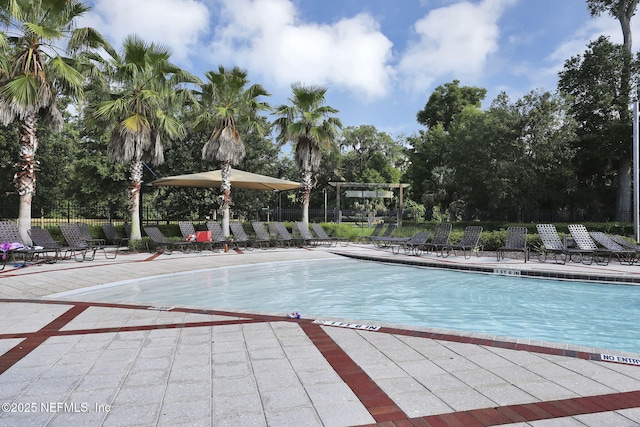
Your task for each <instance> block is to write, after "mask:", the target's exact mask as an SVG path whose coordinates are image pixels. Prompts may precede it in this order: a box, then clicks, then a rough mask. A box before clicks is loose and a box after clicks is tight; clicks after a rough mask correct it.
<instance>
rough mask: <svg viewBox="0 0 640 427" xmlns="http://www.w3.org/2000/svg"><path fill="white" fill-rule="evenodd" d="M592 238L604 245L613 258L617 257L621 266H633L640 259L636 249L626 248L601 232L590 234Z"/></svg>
mask: <svg viewBox="0 0 640 427" xmlns="http://www.w3.org/2000/svg"><path fill="white" fill-rule="evenodd" d="M589 235H590V236H591V238H592V239H593V240H595V241H596V242H597V243H598V244H600V245H602V247H604V248H605V249H606V250H607V251H609V253H610V254H611V256H615V257H616V258H617V260H618V262H619V263H620V264H625V265H633V263H635V262H636V261H637V259H638V253H637V252H636V251H635V250H634V249H630V248H625V247H624V246H622V245H621V244H619V243H617V242H616V241H614V240H613V239H612V238H611V237H609V236H607V235H606V234H605V233H603V232H601V231H592V232H591V233H589Z"/></svg>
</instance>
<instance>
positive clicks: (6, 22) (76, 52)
mask: <svg viewBox="0 0 640 427" xmlns="http://www.w3.org/2000/svg"><path fill="white" fill-rule="evenodd" d="M88 10H90V8H89V7H88V6H86V5H85V4H84V3H82V2H80V1H76V0H30V1H18V0H2V1H0V25H2V30H1V31H0V51H1V54H0V120H1V121H2V123H3V124H4V125H5V126H7V125H9V124H10V123H12V122H14V121H16V122H17V124H18V139H19V144H20V154H19V159H18V163H17V165H16V168H17V171H16V173H15V176H14V183H15V187H16V192H17V193H18V195H19V196H20V206H19V214H18V221H19V229H20V234H21V235H22V237H23V239H24V240H25V241H27V242H30V241H31V240H30V239H29V237H28V235H27V230H29V228H31V201H32V199H33V195H34V194H35V189H36V170H37V164H38V162H37V160H36V157H35V155H36V151H37V149H38V143H39V141H38V137H37V134H36V129H37V127H38V124H39V122H43V123H45V124H46V125H48V126H50V127H51V129H52V130H54V131H58V132H59V131H60V130H62V126H63V123H64V120H63V117H62V113H61V111H60V109H59V108H58V104H57V100H58V96H59V95H61V94H65V95H69V96H71V97H73V98H80V97H81V95H82V92H83V90H82V89H83V85H84V83H85V82H86V79H85V76H86V75H88V74H87V73H85V72H86V71H89V70H90V69H92V70H93V71H95V68H92V67H90V66H89V63H88V62H86V59H87V58H88V57H89V56H90V53H91V52H92V51H93V50H94V49H97V48H100V47H102V48H104V49H106V50H107V51H108V52H110V51H111V47H110V46H109V44H108V43H107V42H106V41H105V40H104V39H103V38H102V36H101V35H100V34H99V33H98V32H96V31H95V30H93V29H91V28H76V26H75V25H74V21H75V20H76V18H78V17H80V16H81V15H83V14H84V13H85V12H87V11H88ZM65 43H66V48H65V49H64V51H63V49H62V48H61V46H63V45H64V44H65ZM65 55H71V56H73V57H67V56H65Z"/></svg>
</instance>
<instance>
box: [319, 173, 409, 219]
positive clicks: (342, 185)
mask: <svg viewBox="0 0 640 427" xmlns="http://www.w3.org/2000/svg"><path fill="white" fill-rule="evenodd" d="M329 185H331V186H332V187H335V188H336V209H337V210H338V212H340V192H341V190H342V189H347V188H361V189H363V188H375V189H378V188H383V189H388V190H391V191H393V190H395V189H398V190H399V193H400V194H399V196H398V219H397V222H398V226H401V225H402V210H403V208H404V204H403V199H402V193H403V190H404V189H405V188H408V187H409V184H403V183H399V184H394V183H370V182H340V181H337V182H336V181H334V182H330V183H329ZM372 197H375V196H372ZM378 197H380V196H378ZM338 221H340V217H338Z"/></svg>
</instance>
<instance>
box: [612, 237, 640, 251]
mask: <svg viewBox="0 0 640 427" xmlns="http://www.w3.org/2000/svg"><path fill="white" fill-rule="evenodd" d="M609 238H610V239H611V240H613V241H614V242H616V243H617V244H619V245H620V246H622V247H624V248H626V249H630V250H632V251H635V252H636V254H637V255H640V245H639V244H637V243H635V242H632V241H629V240H627V239H625V238H624V237H622V236H617V235H610V236H609Z"/></svg>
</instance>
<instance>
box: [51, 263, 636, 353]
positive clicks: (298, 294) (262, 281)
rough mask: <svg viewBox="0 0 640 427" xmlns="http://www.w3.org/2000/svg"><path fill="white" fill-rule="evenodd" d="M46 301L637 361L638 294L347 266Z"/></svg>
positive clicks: (213, 272) (233, 274)
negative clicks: (397, 331)
mask: <svg viewBox="0 0 640 427" xmlns="http://www.w3.org/2000/svg"><path fill="white" fill-rule="evenodd" d="M52 297H56V298H63V299H71V300H78V299H82V300H90V301H101V302H117V303H131V304H154V305H163V306H181V305H188V306H200V307H207V308H217V309H228V310H233V309H240V310H256V311H262V312H265V311H266V312H274V313H282V314H283V316H284V315H285V314H287V313H290V312H292V311H298V312H300V313H301V314H302V317H307V318H323V316H324V317H338V318H343V319H353V320H358V321H360V322H365V321H366V322H369V323H370V324H375V322H391V323H399V324H404V325H418V326H424V327H433V328H444V329H455V330H461V331H468V332H479V333H484V334H491V335H500V336H509V337H521V338H529V339H538V340H543V341H554V342H564V343H572V344H579V345H586V346H590V347H599V348H606V349H619V350H626V351H632V352H638V353H640V334H639V333H638V332H639V331H638V321H637V315H638V313H639V312H640V287H637V286H624V285H619V286H617V285H605V284H594V283H584V282H568V281H556V280H543V279H530V278H524V277H506V276H499V275H490V274H478V273H475V274H474V273H466V272H455V271H448V270H441V269H430V268H419V267H412V266H402V265H392V264H385V263H377V262H368V261H358V260H351V259H337V260H333V259H330V260H326V259H324V260H312V261H290V262H277V263H263V264H254V265H249V266H241V267H222V268H213V269H207V270H199V271H193V272H188V273H179V274H171V275H165V276H155V277H149V278H145V279H137V280H132V281H125V282H118V283H112V284H109V285H102V286H98V287H93V288H86V289H82V290H79V291H73V292H70V293H69V292H68V293H64V294H57V295H54V296H52Z"/></svg>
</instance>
